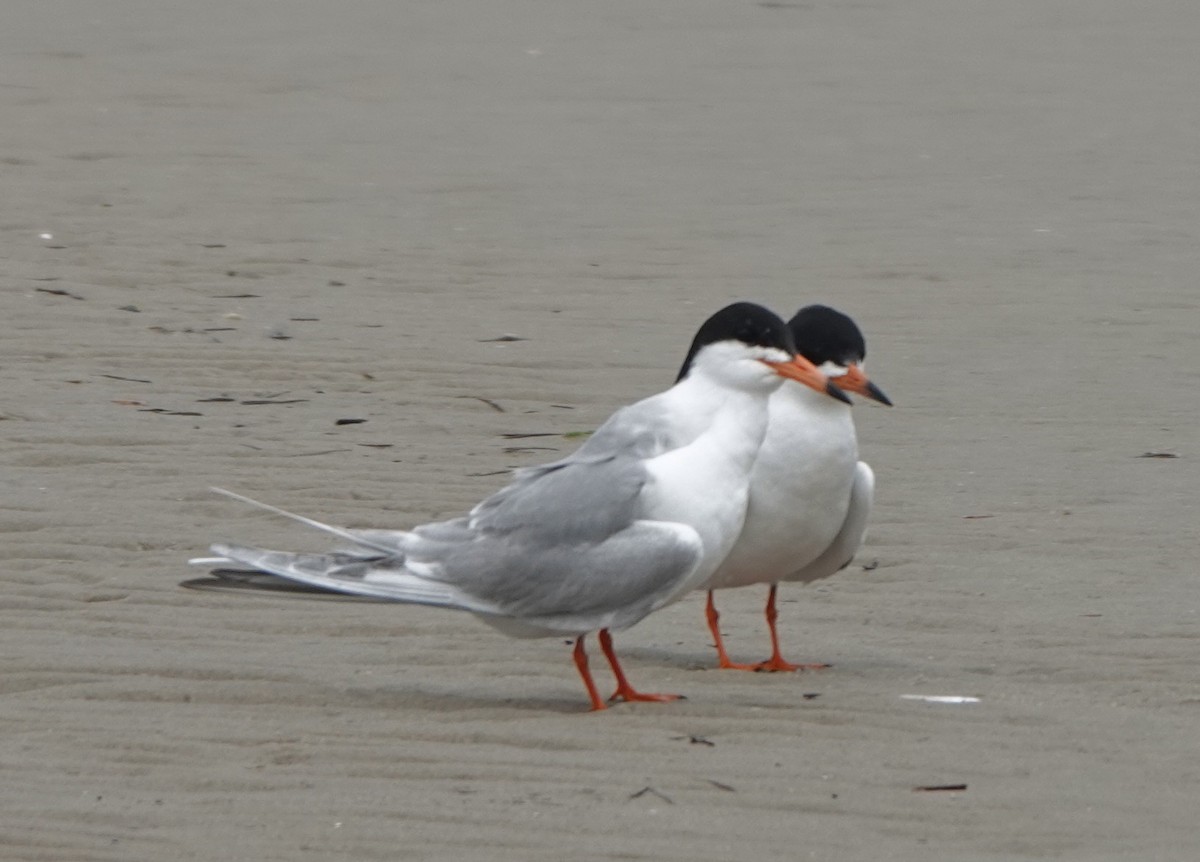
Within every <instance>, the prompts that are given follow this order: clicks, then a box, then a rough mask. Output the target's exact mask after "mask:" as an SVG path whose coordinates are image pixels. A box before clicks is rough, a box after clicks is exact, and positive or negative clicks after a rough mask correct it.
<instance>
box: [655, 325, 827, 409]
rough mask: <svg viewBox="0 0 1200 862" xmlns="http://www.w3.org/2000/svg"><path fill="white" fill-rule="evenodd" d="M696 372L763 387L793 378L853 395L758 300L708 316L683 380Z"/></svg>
mask: <svg viewBox="0 0 1200 862" xmlns="http://www.w3.org/2000/svg"><path fill="white" fill-rule="evenodd" d="M693 374H703V375H705V376H706V377H708V378H709V379H712V380H714V381H716V382H718V383H721V384H722V385H725V386H730V387H734V388H738V389H748V390H763V391H769V390H770V389H772V388H774V387H775V386H778V385H779V383H780V378H788V379H790V380H796V381H799V382H800V383H803V384H805V385H806V386H811V387H812V388H813V389H815V390H817V391H818V392H827V393H829V394H830V395H832V396H833V397H835V398H841V399H842V400H848V399H847V398H846V396H845V395H844V394H843V393H842V392H841V391H840V390H838V389H837V387H835V386H833V385H832V384H830V382H829V379H828V378H827V377H826V376H825V375H824V374H822V373H821V372H820V371H818V370H817V369H816V367H815V366H814V365H813V363H811V362H809V361H808V360H807V359H805V358H804V357H802V356H798V355H797V354H796V345H795V343H794V342H793V340H792V335H791V332H790V331H789V330H788V327H787V324H785V323H784V322H783V321H782V320H781V319H780V318H779V317H778V316H776V315H775V314H774V313H773V312H770V311H768V310H767V309H765V308H763V307H762V306H761V305H755V304H754V303H752V302H735V303H734V304H733V305H728V306H726V307H725V308H722V309H721V310H720V311H718V312H717V313H716V314H714V315H713V316H712V317H710V318H709V319H708V320H706V321H704V325H703V326H701V327H700V331H699V332H697V333H696V337H695V338H694V339H693V340H692V347H691V350H689V351H688V355H687V358H686V359H685V360H684V361H683V368H681V369H680V371H679V377H678V378H677V380H683V379H684V378H685V377H690V376H691V375H693Z"/></svg>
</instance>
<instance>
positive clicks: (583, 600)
mask: <svg viewBox="0 0 1200 862" xmlns="http://www.w3.org/2000/svg"><path fill="white" fill-rule="evenodd" d="M647 480H648V476H647V473H646V471H645V468H644V467H643V465H642V463H641V461H640V460H639V459H637V458H634V457H630V456H628V455H625V454H621V455H618V454H608V455H595V456H593V457H583V458H574V459H565V460H563V461H560V462H557V463H556V464H552V465H546V466H545V467H542V468H537V469H535V470H533V471H528V472H526V473H524V474H522V475H521V476H520V477H518V479H517V480H516V481H515V482H514V483H513V484H512V485H509V486H508V487H507V488H504V489H503V490H501V491H499V492H498V493H496V494H494V495H493V496H492V497H490V498H488V499H487V500H484V501H483V502H482V503H480V504H479V505H478V506H476V507H475V509H474V510H472V512H471V514H470V516H468V517H467V518H463V519H458V520H456V521H449V522H445V523H442V524H435V525H429V526H426V527H419V528H417V529H416V530H414V531H413V532H412V534H411V536H412V539H411V540H410V541H409V543H408V545H407V547H406V549H405V551H406V554H407V559H408V565H409V568H410V569H411V570H413V571H418V570H420V571H424V572H425V573H426V574H427V576H428V577H431V578H436V579H438V580H444V581H446V582H448V583H452V584H454V585H456V586H457V587H459V588H461V589H463V590H465V591H466V592H469V593H471V594H472V595H475V596H478V597H480V598H484V597H486V598H487V600H488V601H489V602H494V603H495V604H496V605H497V606H498V607H501V608H504V609H505V611H506V612H507V613H510V614H514V615H519V616H547V615H549V616H559V615H563V614H582V615H594V614H600V613H604V612H607V611H613V610H615V609H620V608H628V609H630V610H631V611H632V610H633V609H635V608H638V609H644V612H642V613H641V615H642V616H644V615H645V613H649V612H650V610H653V609H654V608H655V607H658V606H660V605H661V603H663V602H665V601H666V600H667V598H668V597H670V596H671V595H672V594H673V593H674V590H675V587H676V586H677V584H678V583H679V582H680V581H681V580H682V579H683V578H684V577H686V576H687V575H688V574H690V572H691V571H692V570H693V569H694V567H695V566H696V565H697V564H698V563H699V561H700V559H701V556H702V554H703V544H702V543H701V541H700V538H699V535H698V534H697V533H696V531H695V530H694V529H692V528H691V527H690V526H687V525H684V524H674V523H665V522H659V521H651V520H646V519H645V518H643V512H642V505H641V501H640V497H641V493H642V489H643V488H644V487H645V484H646V482H647ZM639 618H640V616H639Z"/></svg>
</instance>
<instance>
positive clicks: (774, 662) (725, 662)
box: [705, 584, 829, 672]
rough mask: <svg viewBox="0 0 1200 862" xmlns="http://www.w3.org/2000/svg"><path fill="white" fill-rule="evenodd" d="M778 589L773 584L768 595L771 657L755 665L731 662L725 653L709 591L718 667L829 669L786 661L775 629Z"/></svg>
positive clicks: (708, 610)
mask: <svg viewBox="0 0 1200 862" xmlns="http://www.w3.org/2000/svg"><path fill="white" fill-rule="evenodd" d="M777 588H778V584H771V591H770V592H769V593H767V610H766V618H767V630H768V631H769V632H770V633H771V657H770V658H769V659H767V660H766V661H760V662H755V663H753V664H741V663H739V662H735V661H731V660H730V658H729V653H727V652H726V651H725V644H724V642H723V641H722V639H721V630H720V628H718V626H717V621H718V620H720V618H721V617H720V614H718V613H717V608H716V605H715V604H713V594H712V590H709V591H708V605H707V607H706V608H705V616H706V617H707V618H708V629H709V631H711V632H712V636H713V640H714V641H715V642H716V644H717V663H718V665H717V666H718V667H720V668H723V669H727V670H754V671H759V672H774V671H795V670H819V669H821V668H825V667H829V665H827V664H792V663H791V662H789V661H786V660H784V658H783V654H782V653H781V652H780V650H779V632H778V631H776V629H775V621H776V620H777V619H779V611H777V610H776V609H775V593H776V590H777Z"/></svg>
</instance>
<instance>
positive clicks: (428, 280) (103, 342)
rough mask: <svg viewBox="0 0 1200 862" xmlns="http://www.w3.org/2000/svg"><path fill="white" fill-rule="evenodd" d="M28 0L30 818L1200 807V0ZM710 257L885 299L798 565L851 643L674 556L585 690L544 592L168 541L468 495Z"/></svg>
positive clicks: (737, 839) (555, 825) (851, 305)
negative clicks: (719, 646) (326, 574)
mask: <svg viewBox="0 0 1200 862" xmlns="http://www.w3.org/2000/svg"><path fill="white" fill-rule="evenodd" d="M4 17H5V23H4V27H3V28H2V29H0V48H2V50H0V73H2V74H0V106H2V109H3V116H4V119H5V122H4V124H3V132H0V142H2V145H0V169H2V174H3V177H4V182H3V189H4V214H3V217H2V218H0V242H2V245H0V248H2V254H3V268H2V270H0V285H2V287H3V290H2V291H0V302H2V303H3V305H2V306H0V310H2V312H3V315H4V317H5V319H6V321H7V323H6V326H5V330H4V331H5V337H4V338H3V340H2V341H0V431H3V439H4V444H3V455H2V458H0V464H2V467H0V475H2V476H3V482H4V488H5V492H4V495H3V499H2V501H0V530H2V531H3V537H4V541H3V544H2V546H0V547H2V549H3V550H2V554H3V559H2V562H0V579H2V582H0V595H2V599H0V656H2V657H3V661H2V667H3V672H2V673H0V765H2V767H3V776H4V781H3V783H2V784H0V858H2V859H4V860H12V862H27V860H28V862H33V860H45V862H50V860H52V862H68V860H80V862H101V860H112V862H152V860H153V862H161V860H253V862H276V860H277V861H278V862H299V860H305V862H306V861H307V860H313V862H316V860H331V859H336V860H397V859H401V860H500V862H529V860H547V862H549V860H563V859H576V860H618V859H620V860H631V859H647V860H678V862H697V860H713V862H717V860H735V859H738V860H795V859H818V860H922V862H925V860H941V859H945V860H956V862H982V860H997V862H999V860H1024V859H1067V860H1089V862H1091V860H1128V859H1141V860H1186V859H1193V858H1197V857H1198V856H1200V825H1197V822H1196V816H1195V806H1196V794H1197V786H1198V784H1197V782H1198V780H1200V778H1198V776H1200V765H1198V761H1197V751H1198V739H1200V736H1198V734H1200V724H1198V722H1200V680H1198V677H1197V672H1196V658H1197V648H1198V646H1200V578H1197V572H1196V564H1195V556H1196V551H1197V548H1198V547H1200V529H1198V524H1200V507H1198V506H1197V496H1196V488H1197V486H1198V485H1200V469H1198V466H1197V465H1198V464H1200V431H1198V430H1197V428H1198V422H1197V419H1198V416H1197V396H1196V393H1197V392H1198V391H1200V339H1197V337H1196V331H1197V327H1198V324H1200V313H1198V311H1200V293H1198V292H1197V285H1196V277H1197V275H1196V274H1197V272H1198V271H1200V251H1198V249H1200V244H1198V242H1197V231H1198V229H1200V228H1198V226H1200V148H1198V146H1197V142H1198V141H1200V101H1197V97H1196V82H1197V81H1198V80H1200V52H1198V51H1197V50H1196V43H1197V38H1198V37H1200V7H1196V6H1188V5H1186V4H1171V3H1157V2H1152V3H1148V4H1138V5H1136V7H1135V6H1134V5H1131V4H1126V3H1120V2H1116V0H1100V2H1093V3H1083V2H1063V1H1062V0H1052V2H1032V0H1018V2H1013V3H1006V4H977V3H961V2H950V0H916V2H912V3H907V4H899V3H896V4H888V3H880V2H866V3H838V2H794V3H793V2H778V3H776V2H771V3H767V2H758V3H755V2H739V3H732V2H713V0H703V2H684V0H663V2H656V3H644V2H626V0H618V2H608V3H582V2H550V0H528V2H518V3H506V4H495V3H486V2H482V0H449V2H443V3H424V4H415V3H413V4H408V3H391V2H385V0H352V2H349V3H336V4H335V3H324V2H316V0H303V2H302V0H296V2H289V3H266V2H256V3H234V2H230V0H215V2H212V3H207V4H162V3H151V2H134V0H112V1H111V2H106V3H103V4H99V3H87V2H82V0H63V2H59V3H53V4H46V3H32V2H26V0H20V2H12V3H10V4H9V5H8V6H7V7H6V12H5V16H4ZM736 299H751V300H755V301H759V302H762V303H764V304H767V305H769V306H771V307H772V308H774V309H776V310H777V311H779V312H780V313H781V314H782V315H784V316H790V314H791V313H792V312H794V311H795V310H796V309H797V308H798V307H800V306H802V305H805V304H808V303H811V302H826V303H829V304H831V305H834V306H836V307H838V308H841V309H842V310H844V311H846V312H848V313H850V314H852V315H854V316H855V318H856V319H857V320H858V322H859V323H860V325H861V326H862V328H863V329H864V331H865V333H866V336H867V341H868V350H869V353H868V360H867V368H868V369H869V371H870V373H871V376H872V379H874V380H875V381H876V382H877V383H878V384H879V385H880V386H882V387H883V388H884V389H885V390H886V391H887V392H888V394H889V395H890V396H891V397H892V399H893V400H894V401H895V402H896V407H895V408H894V409H891V410H888V409H885V408H882V407H878V406H875V405H870V404H861V405H859V406H858V407H857V408H856V419H857V422H858V429H859V437H860V445H861V450H862V455H863V457H864V459H865V460H867V461H869V462H870V464H871V465H872V466H873V468H874V470H875V472H876V476H877V479H878V490H877V495H876V508H875V512H874V515H873V518H872V527H871V532H870V535H869V538H868V542H867V545H866V547H865V548H864V549H863V551H862V553H861V554H860V556H859V558H858V559H857V560H856V562H855V563H854V564H853V565H852V566H851V567H850V568H849V569H848V570H846V571H845V572H843V573H842V574H841V575H840V576H838V577H836V578H834V579H831V580H829V581H825V582H822V583H820V584H819V585H815V586H811V587H807V588H804V587H798V586H791V587H787V588H784V590H783V591H782V598H783V604H782V605H781V620H780V629H781V634H782V636H783V639H784V646H785V651H786V653H787V655H788V657H789V658H792V659H794V660H804V661H823V662H828V663H829V664H830V665H831V667H830V668H828V669H826V670H822V671H815V672H806V673H799V674H748V673H737V672H720V671H716V670H713V669H712V668H713V664H714V660H715V659H714V652H713V649H712V646H711V644H710V639H709V637H708V633H707V631H706V630H705V628H704V625H703V614H702V596H700V595H694V596H692V597H691V598H689V599H687V600H685V601H683V602H681V603H679V604H677V605H675V606H672V607H671V608H669V609H667V610H665V611H663V612H661V613H659V614H656V615H654V616H652V617H650V618H649V619H647V620H645V621H644V622H643V623H641V624H640V625H638V626H637V627H636V628H634V629H632V630H631V631H629V632H626V633H624V634H622V635H620V636H619V638H618V647H619V649H620V651H621V654H622V656H623V657H624V658H625V661H626V666H627V669H628V670H629V672H630V673H631V675H632V676H633V677H634V679H635V682H637V683H638V684H639V685H641V686H643V687H645V688H647V689H649V690H669V691H680V692H682V693H684V694H686V695H687V697H688V699H687V700H686V701H682V702H679V703H673V704H665V705H658V704H632V705H629V704H623V705H618V706H616V707H615V708H613V709H609V710H607V711H606V712H603V713H596V714H590V713H588V712H587V711H586V707H587V702H586V698H585V696H584V694H583V691H582V688H581V686H580V685H579V680H578V678H577V676H576V675H575V672H574V669H573V667H572V665H571V662H570V655H569V652H570V651H569V649H568V648H567V646H565V645H564V644H561V643H559V642H557V641H553V640H548V641H513V640H508V639H506V638H504V637H503V636H501V635H499V634H497V633H496V632H494V631H492V630H491V629H488V628H486V627H484V626H482V625H480V624H479V623H478V622H476V621H475V620H473V619H471V618H470V617H468V616H466V615H462V614H455V613H452V612H439V611H433V610H429V609H424V608H417V607H405V606H396V605H388V604H380V603H368V602H359V601H348V600H320V599H310V598H301V597H294V596H274V595H263V594H244V593H237V592H229V591H214V590H197V589H188V588H186V587H185V586H183V584H184V583H185V582H187V581H189V580H190V579H193V578H196V577H198V576H199V575H200V574H201V573H199V572H197V571H195V570H191V569H189V568H188V567H187V566H186V565H185V562H186V560H187V559H188V558H189V557H191V556H196V555H199V554H203V553H206V549H207V546H208V545H209V543H210V542H212V541H215V540H240V541H244V542H249V543H254V544H262V545H266V546H275V547H296V548H302V547H313V548H318V547H321V546H322V539H321V537H320V536H315V535H312V534H311V533H310V532H308V531H306V530H304V529H303V528H302V527H300V526H298V525H295V524H291V523H288V522H285V521H282V520H280V519H278V518H275V517H272V516H271V515H269V514H267V513H263V512H259V511H255V510H249V509H247V508H245V507H243V506H240V505H238V504H237V503H235V502H233V501H231V500H227V499H223V498H220V497H217V496H214V495H213V494H212V493H210V491H209V487H210V486H214V485H215V486H222V487H227V488H232V489H234V490H237V491H240V492H242V493H245V494H247V495H250V496H252V497H255V498H258V499H262V500H266V501H268V502H271V503H274V504H276V505H279V506H282V507H285V508H287V509H291V510H296V511H299V512H303V513H305V514H309V515H312V516H313V517H316V518H320V519H321V520H324V521H329V522H333V523H337V524H342V525H345V526H351V527H390V528H402V527H408V526H412V525H415V524H419V523H424V522H427V521H430V520H434V519H437V518H442V517H449V516H452V515H455V514H458V513H461V512H463V511H464V510H465V509H467V508H468V507H469V506H471V505H472V504H473V503H475V502H476V501H477V500H479V499H480V498H482V497H483V496H484V495H486V494H488V493H490V492H491V491H493V490H495V489H497V488H499V487H500V486H501V485H502V484H504V482H505V479H506V475H507V474H508V472H509V471H510V470H512V469H513V468H517V467H521V466H526V465H531V464H537V463H539V462H542V461H546V460H550V459H552V458H554V457H556V456H558V455H560V454H562V453H565V452H568V451H570V450H571V449H572V448H573V447H574V446H576V445H577V443H578V439H577V438H578V434H577V432H583V431H587V430H589V429H593V428H595V427H596V426H597V425H598V424H599V423H600V422H601V421H603V420H604V418H605V417H607V416H608V415H609V414H610V413H611V412H612V411H613V410H615V409H616V408H617V407H619V406H621V405H623V404H626V403H629V402H632V401H634V400H636V399H638V398H641V397H644V396H646V395H649V394H652V393H654V392H656V391H659V390H661V389H662V388H664V387H665V386H667V385H668V384H669V383H670V382H671V380H673V379H674V375H675V373H676V371H677V369H678V366H679V362H680V361H681V360H682V358H683V354H684V353H685V351H686V348H687V343H688V341H689V339H690V338H691V335H692V333H693V332H694V330H695V328H696V326H697V325H698V323H699V322H700V321H702V320H703V319H704V318H705V317H706V316H707V315H708V314H709V313H711V312H712V311H714V310H715V309H717V308H719V307H720V306H722V305H724V304H725V303H727V302H730V301H733V300H736ZM344 420H356V421H352V422H346V421H344ZM526 435H535V436H526ZM1148 456H1153V457H1148ZM763 599H764V591H763V590H760V589H746V590H738V591H729V592H727V593H725V594H723V596H722V600H721V605H722V611H723V619H722V622H723V628H724V630H725V633H726V636H727V639H728V644H729V646H730V648H731V650H732V652H733V653H734V656H735V658H739V659H742V660H752V659H758V658H762V657H765V655H766V651H767V639H766V632H765V628H764V625H763V622H762V617H761V608H762V602H763ZM598 679H599V680H600V681H601V682H602V685H604V686H607V684H608V676H607V674H606V673H604V674H598ZM904 695H945V696H966V697H971V698H977V699H978V702H975V703H963V704H958V703H931V702H927V701H923V700H918V699H912V698H905V697H904ZM929 788H932V789H929ZM938 788H942V789H938ZM945 788H958V789H945Z"/></svg>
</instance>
